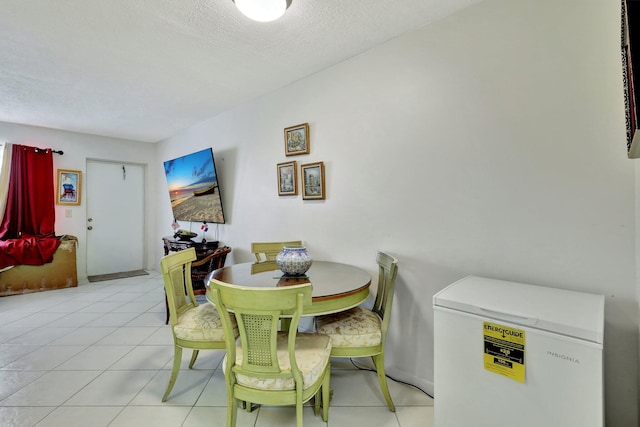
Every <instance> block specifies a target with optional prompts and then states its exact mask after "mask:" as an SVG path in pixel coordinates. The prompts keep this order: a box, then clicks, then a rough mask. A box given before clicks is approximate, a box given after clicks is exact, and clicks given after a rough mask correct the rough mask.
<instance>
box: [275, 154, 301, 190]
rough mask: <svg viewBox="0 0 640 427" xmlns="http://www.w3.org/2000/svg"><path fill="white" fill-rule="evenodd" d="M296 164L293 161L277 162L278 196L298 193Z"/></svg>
mask: <svg viewBox="0 0 640 427" xmlns="http://www.w3.org/2000/svg"><path fill="white" fill-rule="evenodd" d="M297 168H298V166H297V164H296V162H295V161H293V162H287V163H278V196H297V195H298V169H297Z"/></svg>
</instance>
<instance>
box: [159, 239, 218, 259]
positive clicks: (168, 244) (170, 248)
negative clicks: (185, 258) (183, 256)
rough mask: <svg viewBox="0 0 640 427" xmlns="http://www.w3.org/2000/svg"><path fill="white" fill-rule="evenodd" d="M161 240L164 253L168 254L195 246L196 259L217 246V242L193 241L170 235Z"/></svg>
mask: <svg viewBox="0 0 640 427" xmlns="http://www.w3.org/2000/svg"><path fill="white" fill-rule="evenodd" d="M162 241H163V243H164V254H165V255H169V252H177V251H183V250H185V249H188V248H195V249H196V256H197V257H198V259H202V258H204V257H206V256H207V255H209V254H210V253H212V252H213V251H215V250H216V249H217V248H218V242H206V241H205V242H194V241H193V240H182V239H178V238H177V237H171V236H167V237H163V238H162Z"/></svg>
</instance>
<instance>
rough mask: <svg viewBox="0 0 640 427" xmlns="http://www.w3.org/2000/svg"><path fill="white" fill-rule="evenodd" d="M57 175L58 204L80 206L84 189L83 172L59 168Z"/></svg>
mask: <svg viewBox="0 0 640 427" xmlns="http://www.w3.org/2000/svg"><path fill="white" fill-rule="evenodd" d="M57 177H58V179H57V181H58V182H57V185H56V204H58V205H75V206H79V205H80V194H81V189H82V172H81V171H74V170H67V169H58V171H57Z"/></svg>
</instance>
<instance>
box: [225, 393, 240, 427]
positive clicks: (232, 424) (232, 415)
mask: <svg viewBox="0 0 640 427" xmlns="http://www.w3.org/2000/svg"><path fill="white" fill-rule="evenodd" d="M237 419H238V399H236V398H235V397H233V396H232V394H231V392H229V391H228V390H227V427H236V420H237Z"/></svg>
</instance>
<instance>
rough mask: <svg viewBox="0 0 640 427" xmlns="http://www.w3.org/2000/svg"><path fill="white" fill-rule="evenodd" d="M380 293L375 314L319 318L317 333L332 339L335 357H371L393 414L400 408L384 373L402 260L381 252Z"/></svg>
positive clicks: (360, 310)
mask: <svg viewBox="0 0 640 427" xmlns="http://www.w3.org/2000/svg"><path fill="white" fill-rule="evenodd" d="M376 262H377V263H378V270H379V277H378V291H377V293H376V299H375V302H374V304H373V308H372V309H371V310H368V309H365V308H363V307H360V306H358V307H355V308H352V309H351V310H348V311H344V312H341V313H335V314H330V315H325V316H318V317H317V318H316V331H317V332H318V333H321V334H326V335H329V336H330V337H331V356H333V357H364V356H371V358H372V359H373V363H374V365H375V367H376V371H377V372H378V381H379V382H380V388H381V389H382V394H383V395H384V398H385V400H386V401H387V405H388V406H389V410H391V411H393V412H395V410H396V407H395V405H394V404H393V401H392V400H391V394H389V388H388V386H387V377H386V374H385V371H384V344H385V341H386V338H387V330H388V329H389V319H390V318H391V306H392V304H393V294H394V292H395V287H396V276H397V274H398V260H397V259H395V258H394V257H392V256H390V255H387V254H385V253H383V252H378V255H377V257H376Z"/></svg>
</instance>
